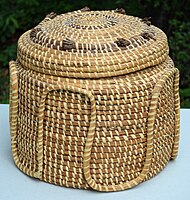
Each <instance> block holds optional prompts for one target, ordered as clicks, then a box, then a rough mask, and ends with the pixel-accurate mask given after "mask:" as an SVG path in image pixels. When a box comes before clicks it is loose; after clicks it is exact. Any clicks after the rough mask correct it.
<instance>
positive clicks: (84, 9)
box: [81, 6, 90, 12]
mask: <svg viewBox="0 0 190 200" xmlns="http://www.w3.org/2000/svg"><path fill="white" fill-rule="evenodd" d="M86 11H90V8H89V7H87V6H85V7H84V8H82V9H81V12H86Z"/></svg>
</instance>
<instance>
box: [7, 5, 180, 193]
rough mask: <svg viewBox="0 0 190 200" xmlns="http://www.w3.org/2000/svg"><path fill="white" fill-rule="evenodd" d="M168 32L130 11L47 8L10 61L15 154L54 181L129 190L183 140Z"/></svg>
mask: <svg viewBox="0 0 190 200" xmlns="http://www.w3.org/2000/svg"><path fill="white" fill-rule="evenodd" d="M168 51H169V50H168V43H167V37H166V35H165V34H164V33H163V32H162V31H161V30H160V29H158V28H156V27H155V26H153V25H151V23H150V21H149V18H145V19H140V18H138V17H133V16H128V15H126V14H125V12H124V10H123V9H116V10H113V11H90V9H89V8H87V7H86V8H84V9H81V10H78V11H74V12H69V13H65V14H61V15H56V14H55V13H50V14H49V15H47V16H46V17H45V19H44V20H43V21H42V22H40V23H39V24H38V25H37V26H36V27H35V28H33V29H32V30H29V31H27V32H26V33H24V34H23V35H22V36H21V37H20V39H19V41H18V51H17V55H18V56H17V60H16V61H10V127H11V142H12V153H13V157H14V160H15V163H16V165H17V166H18V168H19V169H20V170H21V171H23V172H24V173H26V174H27V175H29V176H32V177H36V178H38V179H40V180H43V181H46V182H49V183H53V184H56V185H61V186H66V187H74V188H84V189H94V190H98V191H118V190H125V189H128V188H131V187H134V186H135V185H138V184H139V183H141V182H143V181H146V180H148V179H150V178H151V177H153V176H155V175H156V174H157V173H159V172H160V171H161V170H162V169H163V168H164V167H165V165H166V164H167V163H168V162H169V160H170V159H175V158H176V156H177V152H178V144H179V111H180V104H179V102H180V101H179V91H178V90H179V85H178V84H179V71H178V70H177V68H175V67H174V65H173V61H172V60H171V59H170V58H169V56H168Z"/></svg>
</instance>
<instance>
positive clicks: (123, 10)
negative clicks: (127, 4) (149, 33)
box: [115, 8, 126, 15]
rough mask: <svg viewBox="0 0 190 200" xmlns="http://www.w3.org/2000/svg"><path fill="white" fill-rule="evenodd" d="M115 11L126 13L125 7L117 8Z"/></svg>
mask: <svg viewBox="0 0 190 200" xmlns="http://www.w3.org/2000/svg"><path fill="white" fill-rule="evenodd" d="M115 12H116V13H120V14H124V15H125V14H126V11H125V9H124V8H116V9H115Z"/></svg>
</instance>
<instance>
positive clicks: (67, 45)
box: [63, 38, 76, 50]
mask: <svg viewBox="0 0 190 200" xmlns="http://www.w3.org/2000/svg"><path fill="white" fill-rule="evenodd" d="M75 48H76V45H75V42H74V41H73V40H70V39H69V38H66V39H64V40H63V50H70V49H75Z"/></svg>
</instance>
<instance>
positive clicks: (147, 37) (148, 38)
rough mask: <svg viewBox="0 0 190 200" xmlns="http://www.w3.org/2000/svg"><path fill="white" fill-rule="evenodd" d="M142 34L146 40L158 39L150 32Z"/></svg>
mask: <svg viewBox="0 0 190 200" xmlns="http://www.w3.org/2000/svg"><path fill="white" fill-rule="evenodd" d="M140 36H142V37H143V38H144V39H145V40H150V39H153V40H156V39H155V38H154V36H153V34H150V33H146V32H145V33H141V34H140Z"/></svg>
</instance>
